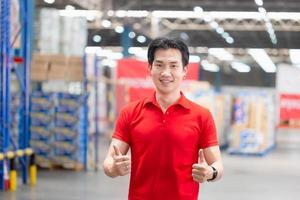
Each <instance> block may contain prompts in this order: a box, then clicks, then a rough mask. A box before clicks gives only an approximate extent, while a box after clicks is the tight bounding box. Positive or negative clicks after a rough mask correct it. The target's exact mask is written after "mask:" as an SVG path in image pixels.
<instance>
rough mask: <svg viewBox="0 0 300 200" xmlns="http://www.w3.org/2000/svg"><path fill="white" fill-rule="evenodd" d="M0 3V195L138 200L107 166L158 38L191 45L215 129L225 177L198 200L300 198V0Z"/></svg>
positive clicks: (189, 83) (190, 89) (200, 97)
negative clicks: (130, 197)
mask: <svg viewBox="0 0 300 200" xmlns="http://www.w3.org/2000/svg"><path fill="white" fill-rule="evenodd" d="M0 2H1V3H0V15H1V18H0V25H1V33H0V36H1V37H0V42H1V57H0V61H1V62H0V63H1V73H0V77H1V78H0V79H1V80H0V81H1V82H0V85H1V91H0V92H1V93H0V105H1V107H0V113H1V116H0V124H1V126H0V199H1V200H2V199H3V200H18V199H20V200H23V199H26V200H27V199H28V200H40V199H43V200H50V199H51V200H52V199H61V200H79V199H80V200H81V199H90V200H96V199H97V200H98V199H105V200H123V199H127V198H128V187H129V178H130V176H129V175H126V176H124V177H118V178H113V179H112V178H109V177H107V176H106V175H105V174H104V172H103V169H102V163H103V160H104V158H105V156H106V153H107V151H108V148H109V144H110V141H111V139H112V133H113V131H114V128H115V122H116V119H117V117H118V115H119V113H120V110H121V109H122V108H123V107H124V106H125V105H126V104H128V103H129V102H131V101H135V100H138V99H141V98H143V97H145V96H147V95H149V94H151V93H152V92H153V84H152V82H151V78H150V77H149V72H148V70H147V66H148V65H147V48H148V45H149V43H150V42H151V41H152V40H153V39H154V38H157V37H175V38H180V39H181V40H183V41H184V42H185V43H186V44H187V45H188V47H189V51H190V58H189V62H190V63H189V66H188V76H187V79H186V80H185V81H184V82H183V84H182V91H183V92H184V94H185V95H186V96H187V97H188V98H189V99H190V100H192V101H194V102H196V103H198V104H200V105H201V106H203V107H205V108H207V109H209V111H210V112H211V113H212V115H213V117H214V120H215V123H216V127H217V131H218V139H219V146H220V149H221V152H222V159H223V162H224V169H225V173H224V177H223V178H222V179H221V180H220V181H218V182H212V183H210V182H207V183H204V184H201V190H200V195H199V199H201V200H202V199H207V200H234V199H243V200H250V199H251V200H253V199H257V200H262V199H267V198H269V199H272V200H282V199H291V200H294V199H295V200H296V199H298V198H299V197H298V196H299V192H298V191H299V190H300V186H299V184H298V179H299V178H300V173H299V172H298V171H299V166H300V154H299V152H300V56H299V55H300V34H299V32H300V1H298V0H285V1H282V0H228V1H222V0H186V1H179V0H172V1H171V0H151V1H150V0H144V1H139V0H131V1H129V0H86V1H79V0H26V1H23V0H0Z"/></svg>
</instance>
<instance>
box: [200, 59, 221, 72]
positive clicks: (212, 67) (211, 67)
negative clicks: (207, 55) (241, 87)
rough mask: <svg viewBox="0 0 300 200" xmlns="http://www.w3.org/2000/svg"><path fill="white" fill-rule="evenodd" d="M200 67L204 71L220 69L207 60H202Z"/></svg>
mask: <svg viewBox="0 0 300 200" xmlns="http://www.w3.org/2000/svg"><path fill="white" fill-rule="evenodd" d="M201 65H202V68H203V69H204V70H206V71H210V72H218V71H220V67H219V66H218V65H216V64H214V63H210V62H208V61H207V60H203V61H202V62H201Z"/></svg>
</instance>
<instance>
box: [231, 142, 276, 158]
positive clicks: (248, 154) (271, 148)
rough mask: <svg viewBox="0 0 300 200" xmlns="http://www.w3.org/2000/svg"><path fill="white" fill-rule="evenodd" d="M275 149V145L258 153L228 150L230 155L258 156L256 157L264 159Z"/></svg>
mask: <svg viewBox="0 0 300 200" xmlns="http://www.w3.org/2000/svg"><path fill="white" fill-rule="evenodd" d="M274 149H275V145H272V146H270V147H269V148H267V149H265V150H262V151H258V152H242V151H239V149H235V148H229V149H228V153H229V154H230V155H238V156H256V157H263V156H265V155H267V154H269V153H270V152H271V151H273V150H274Z"/></svg>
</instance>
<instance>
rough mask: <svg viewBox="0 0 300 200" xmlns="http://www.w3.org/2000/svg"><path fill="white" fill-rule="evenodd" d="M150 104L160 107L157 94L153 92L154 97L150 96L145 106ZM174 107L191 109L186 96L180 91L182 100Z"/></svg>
mask: <svg viewBox="0 0 300 200" xmlns="http://www.w3.org/2000/svg"><path fill="white" fill-rule="evenodd" d="M149 103H152V104H154V105H156V106H158V107H160V106H159V104H158V102H157V100H156V97H155V92H153V95H152V96H149V97H147V98H146V100H145V104H144V105H147V104H149ZM174 105H180V106H182V107H184V108H186V109H191V105H190V102H189V100H188V99H187V98H186V97H185V96H184V94H183V93H182V92H181V91H180V98H179V100H178V101H177V102H176V103H175V104H174Z"/></svg>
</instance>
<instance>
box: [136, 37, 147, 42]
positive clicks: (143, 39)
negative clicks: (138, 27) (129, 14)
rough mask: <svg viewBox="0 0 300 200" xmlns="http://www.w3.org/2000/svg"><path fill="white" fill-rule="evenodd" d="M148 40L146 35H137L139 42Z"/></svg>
mask: <svg viewBox="0 0 300 200" xmlns="http://www.w3.org/2000/svg"><path fill="white" fill-rule="evenodd" d="M146 40H147V39H146V37H145V36H143V35H139V36H138V37H137V41H138V42H139V43H145V42H146Z"/></svg>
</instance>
